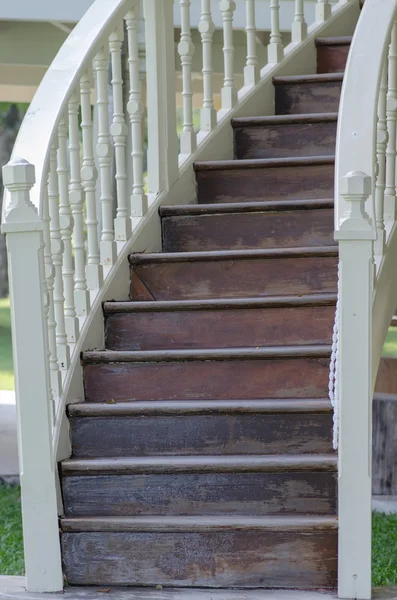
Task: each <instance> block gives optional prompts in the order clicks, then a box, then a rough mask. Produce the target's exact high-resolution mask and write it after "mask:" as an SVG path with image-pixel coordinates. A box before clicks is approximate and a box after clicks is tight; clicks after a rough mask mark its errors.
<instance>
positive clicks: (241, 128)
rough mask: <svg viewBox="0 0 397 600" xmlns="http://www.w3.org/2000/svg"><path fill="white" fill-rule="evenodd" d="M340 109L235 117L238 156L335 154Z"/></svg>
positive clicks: (235, 145) (246, 157)
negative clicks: (325, 112)
mask: <svg viewBox="0 0 397 600" xmlns="http://www.w3.org/2000/svg"><path fill="white" fill-rule="evenodd" d="M336 121H337V113H331V114H327V115H323V114H320V115H318V117H317V118H316V115H299V116H296V115H283V117H281V118H280V117H264V118H262V119H258V118H256V117H245V118H240V119H234V120H233V134H234V156H235V158H237V159H249V158H286V157H291V156H325V155H332V154H335V143H336Z"/></svg>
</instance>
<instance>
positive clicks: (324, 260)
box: [130, 256, 338, 300]
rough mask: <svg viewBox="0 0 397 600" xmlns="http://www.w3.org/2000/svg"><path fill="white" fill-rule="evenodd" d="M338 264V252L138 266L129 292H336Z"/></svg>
mask: <svg viewBox="0 0 397 600" xmlns="http://www.w3.org/2000/svg"><path fill="white" fill-rule="evenodd" d="M337 263H338V259H337V257H332V256H331V257H324V256H319V257H313V256H310V257H303V258H290V257H288V258H272V259H268V258H252V259H251V258H249V259H240V260H239V259H238V258H236V259H235V260H230V259H228V260H226V259H225V260H214V261H205V260H204V261H194V262H169V263H157V264H156V263H153V264H145V265H138V266H136V267H132V268H131V286H130V296H131V299H132V300H153V299H156V300H184V299H185V300H188V299H193V300H194V299H205V298H207V299H211V298H250V297H254V296H261V297H265V296H275V295H289V294H310V293H317V292H324V293H325V292H331V293H334V292H336V288H337ZM143 284H144V285H143Z"/></svg>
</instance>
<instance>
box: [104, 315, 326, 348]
mask: <svg viewBox="0 0 397 600" xmlns="http://www.w3.org/2000/svg"><path fill="white" fill-rule="evenodd" d="M334 315H335V306H333V305H332V306H317V307H315V306H304V307H299V308H288V307H283V308H247V309H231V308H229V309H227V310H201V311H200V310H193V311H172V312H171V311H164V312H136V313H125V314H118V315H111V316H108V317H107V319H106V337H105V340H106V348H107V349H108V350H167V349H173V348H175V349H194V348H238V347H240V348H241V347H243V348H244V347H249V346H279V345H291V346H293V345H299V344H325V345H326V344H331V343H332V327H333V322H334Z"/></svg>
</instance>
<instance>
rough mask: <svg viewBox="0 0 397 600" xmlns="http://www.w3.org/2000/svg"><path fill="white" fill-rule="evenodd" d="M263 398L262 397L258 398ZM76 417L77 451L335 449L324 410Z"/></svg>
mask: <svg viewBox="0 0 397 600" xmlns="http://www.w3.org/2000/svg"><path fill="white" fill-rule="evenodd" d="M258 402H260V401H258ZM110 406H111V405H110ZM186 412H187V414H186V413H183V412H182V411H181V413H180V414H179V415H170V416H164V415H159V416H145V415H136V416H125V415H120V416H118V415H111V414H109V415H108V416H106V417H104V416H102V417H74V418H72V419H71V439H72V447H73V456H75V457H112V456H150V455H152V456H159V455H183V456H189V455H200V454H207V455H229V454H279V453H280V454H297V453H311V452H313V453H314V452H318V453H326V452H331V451H332V445H331V439H330V431H331V429H332V415H331V413H330V412H329V411H328V412H325V411H324V412H321V413H311V414H310V413H307V414H302V413H292V414H291V413H286V414H282V413H276V414H269V413H264V414H263V413H261V412H260V411H259V410H258V411H257V412H256V413H255V412H254V413H248V414H233V413H232V414H218V415H217V414H211V412H209V414H198V415H197V414H196V415H189V414H188V411H186ZM170 432H172V435H170Z"/></svg>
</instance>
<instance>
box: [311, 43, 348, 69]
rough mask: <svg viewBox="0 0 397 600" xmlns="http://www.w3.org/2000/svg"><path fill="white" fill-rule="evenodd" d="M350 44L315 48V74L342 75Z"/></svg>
mask: <svg viewBox="0 0 397 600" xmlns="http://www.w3.org/2000/svg"><path fill="white" fill-rule="evenodd" d="M349 50H350V44H346V45H341V46H317V73H342V72H343V71H344V70H345V67H346V62H347V57H348V54H349Z"/></svg>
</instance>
